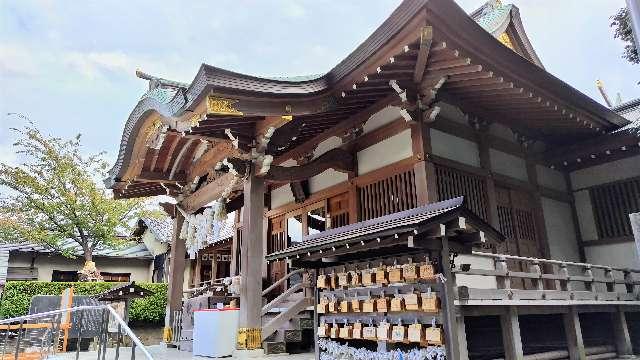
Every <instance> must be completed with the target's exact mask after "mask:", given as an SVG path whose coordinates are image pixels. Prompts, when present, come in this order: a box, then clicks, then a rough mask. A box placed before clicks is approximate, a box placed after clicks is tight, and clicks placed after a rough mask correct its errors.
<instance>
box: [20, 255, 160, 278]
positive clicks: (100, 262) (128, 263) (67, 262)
mask: <svg viewBox="0 0 640 360" xmlns="http://www.w3.org/2000/svg"><path fill="white" fill-rule="evenodd" d="M31 258H32V256H31V254H27V253H24V254H11V255H10V256H9V266H10V267H12V266H24V267H28V266H31ZM93 261H94V262H95V263H96V267H97V268H98V270H99V271H104V272H112V273H130V274H131V281H137V282H151V273H150V272H149V268H150V264H151V263H152V262H153V260H151V259H131V258H122V259H119V258H105V257H95V258H94V259H93ZM83 265H84V259H82V258H76V259H69V258H66V257H64V256H62V255H55V254H53V255H46V254H39V255H38V256H36V259H35V262H34V267H36V268H37V269H38V280H39V281H51V275H52V274H53V270H59V271H74V270H75V271H77V270H80V269H81V268H82V266H83Z"/></svg>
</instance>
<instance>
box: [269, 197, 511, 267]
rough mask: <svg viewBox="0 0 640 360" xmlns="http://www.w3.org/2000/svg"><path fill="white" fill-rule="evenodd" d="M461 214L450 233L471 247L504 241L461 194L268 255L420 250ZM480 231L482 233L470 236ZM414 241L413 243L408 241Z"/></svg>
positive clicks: (324, 234) (325, 233) (308, 239)
mask: <svg viewBox="0 0 640 360" xmlns="http://www.w3.org/2000/svg"><path fill="white" fill-rule="evenodd" d="M460 218H464V224H462V225H461V224H459V223H457V225H456V230H455V231H454V232H451V233H448V234H447V235H448V236H450V237H451V238H456V239H457V240H458V242H459V243H462V244H465V245H468V246H469V249H470V246H471V245H481V244H482V243H483V242H485V241H489V243H490V242H494V243H495V242H502V241H504V235H502V234H501V233H500V232H498V231H497V230H495V229H494V228H493V227H491V225H489V224H487V223H486V222H485V221H484V220H482V219H480V218H479V217H478V216H476V215H474V214H473V213H472V212H471V211H469V210H468V209H467V208H466V207H465V206H464V198H463V197H458V198H454V199H450V200H445V201H441V202H437V203H433V204H428V205H425V206H421V207H418V208H415V209H410V210H405V211H401V212H398V213H394V214H390V215H386V216H382V217H378V218H375V219H371V220H367V221H362V222H359V223H355V224H351V225H346V226H342V227H339V228H335V229H330V230H327V231H323V232H320V233H318V234H314V235H311V236H307V237H305V238H304V239H303V241H302V242H301V243H298V244H294V245H292V246H290V247H288V248H287V249H285V250H282V251H277V252H274V253H271V254H268V255H267V257H266V259H267V260H268V261H270V260H280V259H285V258H287V259H288V258H294V257H295V258H300V257H303V258H305V259H307V260H308V259H309V258H313V257H315V258H317V259H320V258H322V257H323V256H325V257H331V256H335V255H336V254H347V253H350V252H364V251H371V250H380V249H383V251H389V250H390V248H392V247H401V248H403V249H406V248H407V246H409V247H414V248H415V249H416V250H418V251H419V250H420V242H421V241H426V239H425V238H424V237H425V235H427V234H429V236H432V237H441V236H444V235H445V234H444V233H442V234H440V233H439V231H440V225H441V224H442V225H444V224H446V223H448V222H450V221H452V220H454V221H456V222H457V220H458V219H460ZM434 229H435V230H437V232H436V233H434V232H433V230H434ZM480 232H481V233H482V235H480V236H470V234H472V233H476V234H479V233H480ZM408 237H412V240H409V239H408ZM485 239H486V240H485ZM411 241H413V242H414V244H412V245H409V243H410V242H411ZM347 249H349V250H350V251H349V250H347ZM320 254H324V255H320Z"/></svg>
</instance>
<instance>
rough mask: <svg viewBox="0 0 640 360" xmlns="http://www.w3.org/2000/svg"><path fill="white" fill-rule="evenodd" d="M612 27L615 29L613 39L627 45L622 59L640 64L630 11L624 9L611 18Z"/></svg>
mask: <svg viewBox="0 0 640 360" xmlns="http://www.w3.org/2000/svg"><path fill="white" fill-rule="evenodd" d="M611 27H612V28H614V33H613V37H614V38H615V39H620V40H622V41H624V42H625V43H626V44H625V46H624V53H623V54H622V57H623V58H625V59H627V61H629V62H630V63H633V64H640V56H639V55H638V49H636V44H635V42H634V41H633V31H632V29H631V14H630V13H629V9H627V8H626V7H624V8H622V9H620V10H618V12H617V13H616V14H615V15H613V16H612V17H611Z"/></svg>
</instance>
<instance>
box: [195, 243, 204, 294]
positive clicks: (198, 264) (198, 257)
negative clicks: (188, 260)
mask: <svg viewBox="0 0 640 360" xmlns="http://www.w3.org/2000/svg"><path fill="white" fill-rule="evenodd" d="M202 255H203V253H201V252H200V251H198V252H197V253H196V266H195V269H194V270H193V287H198V286H200V283H201V282H202Z"/></svg>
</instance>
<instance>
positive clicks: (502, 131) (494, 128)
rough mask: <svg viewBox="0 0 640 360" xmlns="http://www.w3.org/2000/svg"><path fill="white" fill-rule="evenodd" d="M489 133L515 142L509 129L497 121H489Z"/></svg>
mask: <svg viewBox="0 0 640 360" xmlns="http://www.w3.org/2000/svg"><path fill="white" fill-rule="evenodd" d="M489 134H491V135H494V136H497V137H499V138H502V139H504V140H508V141H511V142H515V139H514V137H513V132H512V131H511V129H509V128H508V127H506V126H504V125H502V124H499V123H497V122H493V123H491V125H489Z"/></svg>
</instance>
